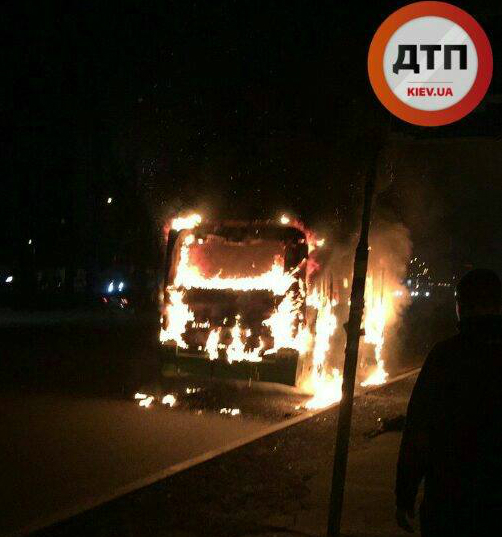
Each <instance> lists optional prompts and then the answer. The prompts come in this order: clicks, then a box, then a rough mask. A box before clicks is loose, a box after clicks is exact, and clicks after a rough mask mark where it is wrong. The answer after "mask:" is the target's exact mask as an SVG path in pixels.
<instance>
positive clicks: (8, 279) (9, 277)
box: [5, 276, 14, 283]
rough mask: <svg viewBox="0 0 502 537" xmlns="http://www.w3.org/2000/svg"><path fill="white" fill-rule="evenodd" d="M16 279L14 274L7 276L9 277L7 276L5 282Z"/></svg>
mask: <svg viewBox="0 0 502 537" xmlns="http://www.w3.org/2000/svg"><path fill="white" fill-rule="evenodd" d="M13 281H14V276H7V278H5V283H12V282H13Z"/></svg>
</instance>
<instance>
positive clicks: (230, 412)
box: [220, 408, 241, 416]
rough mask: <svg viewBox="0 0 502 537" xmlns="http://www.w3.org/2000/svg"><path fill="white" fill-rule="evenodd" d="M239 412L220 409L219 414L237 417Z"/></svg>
mask: <svg viewBox="0 0 502 537" xmlns="http://www.w3.org/2000/svg"><path fill="white" fill-rule="evenodd" d="M240 413H241V411H240V410H239V409H238V408H221V409H220V414H228V415H229V416H238V415H239V414H240Z"/></svg>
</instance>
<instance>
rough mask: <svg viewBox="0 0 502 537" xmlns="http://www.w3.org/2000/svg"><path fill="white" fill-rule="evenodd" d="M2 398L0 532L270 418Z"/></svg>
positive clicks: (101, 494) (85, 502)
mask: <svg viewBox="0 0 502 537" xmlns="http://www.w3.org/2000/svg"><path fill="white" fill-rule="evenodd" d="M0 406H1V408H2V419H1V426H0V476H1V483H2V486H1V491H0V505H1V511H0V512H1V513H2V514H1V515H0V535H12V534H16V533H18V532H19V531H20V530H21V529H23V528H26V527H33V525H35V526H36V525H37V523H40V522H50V521H53V519H54V518H57V514H58V513H62V514H69V513H71V512H72V511H73V510H75V509H78V507H79V506H88V507H89V506H91V505H92V504H93V503H96V502H99V501H100V500H102V499H103V498H105V497H107V496H110V495H113V494H114V493H115V492H116V491H118V490H122V491H124V490H126V489H127V487H128V486H129V485H131V484H133V483H135V482H137V481H138V480H141V479H144V478H145V477H146V476H151V475H153V474H155V473H158V472H160V471H162V470H165V469H166V468H168V467H171V466H173V465H177V464H179V463H182V462H183V461H187V460H189V459H192V458H194V457H197V456H200V455H202V454H204V453H205V452H208V451H211V450H215V449H218V448H221V447H224V446H225V445H228V444H229V443H231V442H234V441H236V440H238V439H240V438H243V437H246V436H250V435H252V434H256V433H258V432H259V431H260V430H263V429H264V428H265V427H266V426H267V425H269V423H268V422H267V421H265V420H263V419H256V418H252V419H246V418H244V417H242V416H236V417H224V416H220V415H218V414H216V413H213V412H204V413H203V414H200V415H199V414H197V413H196V412H193V411H188V410H176V409H168V408H165V407H156V408H149V409H144V408H139V407H138V406H137V405H136V404H135V403H134V402H133V401H125V400H124V401H121V400H114V399H105V398H75V397H70V396H56V395H47V394H26V395H22V394H21V393H19V392H15V393H9V392H3V393H1V394H0Z"/></svg>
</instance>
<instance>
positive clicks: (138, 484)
mask: <svg viewBox="0 0 502 537" xmlns="http://www.w3.org/2000/svg"><path fill="white" fill-rule="evenodd" d="M419 371H420V368H415V369H412V370H410V371H407V372H405V373H402V374H400V375H397V376H396V377H394V378H392V379H389V380H388V381H387V382H386V383H385V384H382V385H379V386H370V387H367V388H365V389H362V390H360V391H359V392H358V393H356V394H355V397H360V396H362V395H366V394H368V393H372V392H375V391H378V390H380V389H383V388H386V387H387V386H389V385H391V384H394V383H396V382H399V381H400V380H404V379H406V378H408V377H411V376H413V375H415V374H417V373H418V372H419ZM339 404H340V403H339V402H336V403H333V404H332V405H329V406H327V407H324V408H321V409H316V410H309V411H306V412H303V413H302V414H300V415H298V416H294V417H293V418H289V419H287V420H284V421H281V422H278V423H274V424H272V425H270V426H268V427H264V428H263V429H261V430H260V431H258V432H256V433H253V434H251V435H248V436H246V437H243V438H240V439H238V440H235V441H233V442H230V443H229V444H227V445H226V446H224V447H220V448H217V449H214V450H210V451H207V452H205V453H202V454H201V455H198V456H196V457H192V458H191V459H188V460H186V461H183V462H181V463H178V464H174V465H172V466H169V467H168V468H165V469H164V470H161V471H159V472H156V473H154V474H151V475H149V476H147V477H144V478H141V479H139V480H136V481H134V482H132V483H129V484H127V485H124V486H122V487H119V488H118V489H116V490H115V491H113V492H111V493H108V494H106V495H103V496H98V497H94V498H90V499H89V500H87V501H84V502H81V503H80V504H79V505H76V506H73V507H71V508H69V509H64V510H61V511H58V512H56V513H54V514H52V515H50V516H48V517H45V518H41V519H38V520H36V521H34V522H32V523H31V524H29V525H27V526H25V527H24V528H22V529H20V530H17V531H15V532H12V533H9V534H6V535H5V537H21V536H24V535H27V534H29V533H32V532H35V531H38V530H41V529H43V528H46V527H48V526H52V525H54V524H57V523H59V522H63V521H64V520H67V519H69V518H72V517H74V516H77V515H79V514H81V513H83V512H85V511H89V510H91V509H94V508H96V507H98V506H100V505H102V504H105V503H108V502H110V501H113V500H116V499H117V498H119V497H121V496H125V495H127V494H129V493H132V492H134V491H136V490H139V489H142V488H144V487H147V486H149V485H153V484H154V483H156V482H158V481H162V480H163V479H166V478H167V477H170V476H172V475H174V474H177V473H179V472H183V471H184V470H188V469H189V468H192V467H194V466H197V465H199V464H202V463H204V462H207V461H209V460H211V459H214V458H217V457H219V456H221V455H224V454H225V453H228V452H230V451H233V450H235V449H238V448H240V447H242V446H245V445H246V444H250V443H252V442H254V441H256V440H259V439H260V438H264V437H266V436H269V435H271V434H274V433H276V432H278V431H281V430H283V429H286V428H288V427H291V426H293V425H296V424H298V423H301V422H303V421H306V420H309V419H311V418H313V417H315V416H317V415H319V414H322V413H323V412H327V411H329V410H331V409H333V408H336V407H337V406H339Z"/></svg>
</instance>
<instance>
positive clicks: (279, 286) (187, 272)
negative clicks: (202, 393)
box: [140, 214, 402, 413]
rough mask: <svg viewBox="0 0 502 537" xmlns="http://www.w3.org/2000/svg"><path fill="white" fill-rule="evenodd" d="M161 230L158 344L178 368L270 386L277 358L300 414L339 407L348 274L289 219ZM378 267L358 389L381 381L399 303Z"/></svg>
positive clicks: (177, 223) (192, 218)
mask: <svg viewBox="0 0 502 537" xmlns="http://www.w3.org/2000/svg"><path fill="white" fill-rule="evenodd" d="M168 227H169V233H168V236H167V239H168V240H167V250H166V279H165V286H164V293H163V296H164V308H163V311H162V317H161V323H162V326H161V331H160V341H161V342H162V343H163V344H164V345H165V346H166V347H167V348H168V349H171V352H172V353H174V356H175V357H176V365H177V367H178V368H179V367H182V366H183V360H184V359H186V360H189V359H190V358H197V359H199V360H200V358H205V359H206V360H207V362H208V363H211V364H220V363H224V364H227V365H228V366H232V365H236V364H249V367H252V366H253V364H254V367H255V368H257V369H255V370H254V373H253V375H254V377H255V378H259V379H260V380H268V378H267V377H266V376H267V375H269V377H270V378H272V379H273V378H276V377H277V375H276V373H274V371H275V370H276V369H277V364H279V363H281V360H282V359H283V358H284V359H294V360H296V361H295V363H296V366H295V370H296V373H294V371H293V373H294V375H295V378H294V379H293V382H292V383H296V384H297V385H299V386H300V387H301V388H303V389H304V390H305V391H306V392H308V393H311V394H313V397H312V398H311V399H310V400H309V401H308V402H307V403H306V405H305V407H306V408H309V409H314V408H321V407H325V406H327V405H329V404H332V403H334V402H336V401H339V400H340V398H341V388H342V375H341V372H340V371H341V366H342V363H341V359H340V358H341V357H342V358H343V356H342V355H343V348H344V339H343V338H344V336H345V334H344V330H343V323H344V322H345V320H346V318H347V315H348V307H347V304H350V300H349V288H350V285H349V278H348V277H347V274H335V272H334V270H333V264H332V263H330V261H329V254H327V251H329V249H327V248H326V241H325V240H324V239H319V238H317V237H316V236H315V234H314V233H313V232H311V231H310V230H307V229H306V228H305V226H303V224H301V223H300V222H299V221H296V220H293V219H290V218H289V217H288V216H287V215H283V216H282V217H281V218H280V221H279V222H278V223H273V222H270V221H268V222H236V221H228V222H225V221H223V222H203V221H202V218H201V217H200V216H199V215H196V214H194V215H188V216H186V217H180V218H176V219H174V220H173V221H172V223H171V225H170V226H168ZM376 242H378V241H376ZM376 246H377V248H376V251H378V244H376ZM321 247H322V252H323V254H322V255H319V251H320V248H321ZM378 262H379V263H380V265H381V266H380V265H379V264H378V263H376V264H375V266H373V267H371V268H372V270H370V273H369V276H368V279H367V285H366V295H365V301H366V308H365V317H364V321H363V328H364V342H363V345H362V347H363V351H362V357H361V367H360V369H361V370H360V372H359V376H360V377H361V378H360V383H361V384H362V385H363V386H369V385H378V384H383V383H385V382H386V380H387V376H388V373H387V372H386V370H385V365H384V359H383V355H382V351H383V348H384V342H385V330H386V327H387V326H388V323H389V321H393V320H394V319H395V317H396V315H397V313H396V312H397V309H398V306H397V305H396V304H397V302H398V301H399V297H401V296H402V293H401V294H399V293H397V292H396V291H401V284H400V280H399V275H398V274H397V275H396V274H395V273H394V272H393V271H392V267H386V266H385V264H384V263H382V261H381V259H380V260H378ZM177 357H180V359H178V358H177ZM291 357H294V358H291ZM180 364H181V365H180ZM249 367H248V369H246V370H245V374H247V375H248V376H249V375H250V373H249V371H253V370H250V369H249ZM274 367H275V369H274ZM213 369H214V368H211V370H210V371H211V374H213ZM243 371H244V370H243ZM270 371H272V372H273V373H270ZM243 374H244V373H243ZM274 374H275V375H276V377H273V375H274ZM166 397H167V396H166ZM145 400H146V398H141V401H145ZM150 403H151V402H150ZM150 403H148V405H149V404H150ZM140 404H141V403H140ZM173 404H174V403H173ZM148 405H147V404H146V403H145V404H144V406H148ZM171 406H172V405H171ZM227 410H230V411H233V410H238V409H222V411H221V412H222V413H226V411H227ZM223 411H225V412H223Z"/></svg>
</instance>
